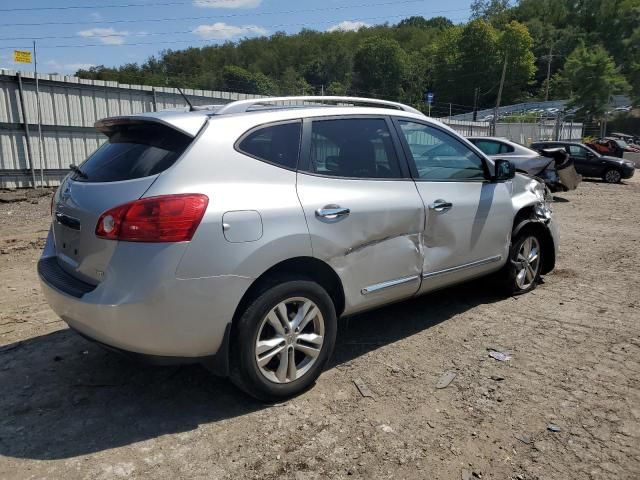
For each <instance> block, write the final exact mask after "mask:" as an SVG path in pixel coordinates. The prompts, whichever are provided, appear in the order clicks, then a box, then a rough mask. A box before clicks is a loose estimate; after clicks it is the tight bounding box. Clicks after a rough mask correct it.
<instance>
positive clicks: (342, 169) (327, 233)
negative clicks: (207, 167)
mask: <svg viewBox="0 0 640 480" xmlns="http://www.w3.org/2000/svg"><path fill="white" fill-rule="evenodd" d="M303 131H304V133H303V154H302V164H301V168H300V169H299V171H298V176H297V191H298V197H299V198H300V202H301V204H302V207H303V209H304V213H305V217H306V220H307V224H308V228H309V232H310V235H311V245H312V249H313V255H314V256H315V257H317V258H319V259H321V260H323V261H325V262H327V263H328V264H329V265H331V267H332V268H333V269H334V270H335V271H336V272H337V273H338V275H339V276H340V278H341V280H342V283H343V287H344V291H345V297H346V309H345V313H353V312H356V311H359V310H363V309H365V308H368V307H372V306H375V305H380V304H384V303H388V302H390V301H393V300H398V299H401V298H405V297H409V296H411V295H413V294H415V293H416V292H417V290H418V287H419V285H420V271H421V269H422V252H421V248H420V235H421V232H422V230H423V228H424V206H423V204H422V200H421V199H420V196H419V195H418V192H417V190H416V188H415V185H414V183H413V181H412V180H411V178H410V176H409V171H408V168H407V165H406V163H405V164H403V163H402V159H401V158H399V156H398V153H397V152H398V147H399V144H398V139H397V137H396V136H395V133H394V132H393V126H392V124H391V122H390V120H389V119H388V118H387V117H386V116H348V117H345V116H340V117H323V118H313V119H306V120H305V122H304V130H303Z"/></svg>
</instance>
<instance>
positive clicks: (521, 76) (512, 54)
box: [498, 21, 536, 105]
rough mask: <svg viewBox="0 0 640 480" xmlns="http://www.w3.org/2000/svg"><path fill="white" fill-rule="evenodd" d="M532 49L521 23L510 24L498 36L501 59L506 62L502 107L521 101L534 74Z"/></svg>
mask: <svg viewBox="0 0 640 480" xmlns="http://www.w3.org/2000/svg"><path fill="white" fill-rule="evenodd" d="M532 47H533V39H532V38H531V35H529V30H527V27H526V26H524V25H523V24H521V23H518V22H516V21H512V22H510V23H509V24H508V25H506V26H505V28H504V30H503V31H502V33H501V34H500V40H499V42H498V48H499V51H500V55H501V57H503V58H506V60H507V70H506V75H505V83H504V89H503V92H502V98H503V101H502V103H503V105H505V104H508V103H513V102H515V101H518V100H523V98H522V95H523V92H525V91H526V90H527V87H528V86H529V84H530V83H531V81H532V79H533V76H534V74H535V72H536V65H535V56H534V55H533V51H532V50H531V49H532Z"/></svg>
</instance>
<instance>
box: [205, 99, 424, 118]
mask: <svg viewBox="0 0 640 480" xmlns="http://www.w3.org/2000/svg"><path fill="white" fill-rule="evenodd" d="M276 102H310V103H323V102H335V103H347V104H349V103H351V104H355V103H359V104H365V105H372V106H378V107H388V108H395V109H397V110H403V111H405V112H410V113H417V114H419V115H424V114H423V113H422V112H420V111H419V110H416V109H415V108H413V107H410V106H408V105H404V104H402V103H398V102H390V101H388V100H378V99H375V98H362V97H330V96H299V97H263V98H254V99H251V100H238V101H235V102H231V103H227V104H226V105H224V106H223V107H222V108H220V109H218V110H216V112H215V115H226V114H230V113H245V112H247V111H249V109H250V108H251V107H253V106H256V105H264V104H269V103H276Z"/></svg>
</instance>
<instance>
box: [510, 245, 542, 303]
mask: <svg viewBox="0 0 640 480" xmlns="http://www.w3.org/2000/svg"><path fill="white" fill-rule="evenodd" d="M515 264H516V285H517V286H518V288H519V289H520V290H527V289H528V288H530V287H531V286H532V285H533V284H534V282H535V281H536V278H537V277H538V270H539V269H540V243H539V242H538V239H537V238H536V237H534V236H530V237H527V238H525V240H524V242H522V244H521V245H520V249H519V250H518V256H517V257H516V261H515Z"/></svg>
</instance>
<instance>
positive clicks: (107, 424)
mask: <svg viewBox="0 0 640 480" xmlns="http://www.w3.org/2000/svg"><path fill="white" fill-rule="evenodd" d="M491 283H492V282H487V281H486V280H484V282H473V283H470V284H467V285H462V286H459V287H455V288H452V289H447V290H442V291H440V292H437V293H434V294H431V295H428V296H424V297H420V298H417V299H413V300H410V301H406V302H403V303H397V304H395V305H391V306H387V307H385V308H382V309H379V310H376V311H373V312H369V313H366V314H361V315H357V316H353V317H350V318H348V319H343V320H341V323H340V327H339V333H338V343H337V345H336V350H335V354H334V357H333V359H332V361H331V363H330V367H329V368H333V367H335V366H336V365H340V364H343V363H345V362H348V361H351V360H353V359H354V358H357V357H358V356H361V355H363V354H365V353H367V352H369V351H371V350H375V349H377V348H379V347H381V346H384V345H387V344H390V343H393V342H396V341H398V340H401V339H403V338H406V337H409V336H411V335H414V334H416V333H418V332H421V331H424V330H426V329H428V328H430V327H432V326H434V325H437V324H438V323H441V322H443V321H445V320H447V319H449V318H451V317H452V316H454V315H456V314H458V313H461V312H464V311H467V310H469V309H471V308H473V307H475V306H477V305H480V304H485V303H493V302H495V301H498V300H500V299H501V297H500V296H499V295H496V294H495V293H494V292H493V291H492V288H491ZM320 381H322V377H321V379H320ZM0 385H1V386H2V394H1V395H0V411H2V417H1V419H0V455H4V456H10V457H16V458H30V459H38V460H52V459H61V458H71V457H75V456H78V455H84V454H89V453H94V452H100V451H103V450H107V449H111V448H117V447H121V446H124V445H130V444H132V443H135V442H139V441H144V440H148V439H151V438H156V437H159V436H161V435H165V434H173V433H180V432H187V431H190V430H194V429H196V428H197V427H198V425H201V424H207V423H212V422H217V421H220V420H224V419H228V418H233V417H237V416H241V415H246V414H248V413H251V412H254V411H256V410H260V409H266V408H271V407H270V406H269V405H265V404H262V403H259V402H257V401H255V400H253V399H251V398H249V397H248V396H246V395H245V394H243V393H242V392H240V391H239V390H237V389H236V388H235V387H234V386H233V385H232V384H231V383H230V382H229V381H228V380H226V379H222V378H216V377H213V376H212V375H211V374H209V373H208V372H207V371H206V370H205V369H204V368H202V367H200V366H183V367H162V368H160V367H149V366H142V365H140V364H136V363H133V362H131V361H129V360H126V359H124V358H121V357H120V356H118V355H116V354H114V353H110V352H107V351H104V350H102V349H101V348H100V347H98V346H96V345H94V344H92V343H89V342H87V341H86V340H84V339H82V338H81V337H79V336H78V335H77V334H75V333H74V332H72V331H70V330H68V329H63V330H60V331H56V332H53V333H50V334H48V335H43V336H40V337H36V338H31V339H28V340H25V341H23V342H18V343H14V344H10V345H7V346H4V347H2V348H0Z"/></svg>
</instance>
